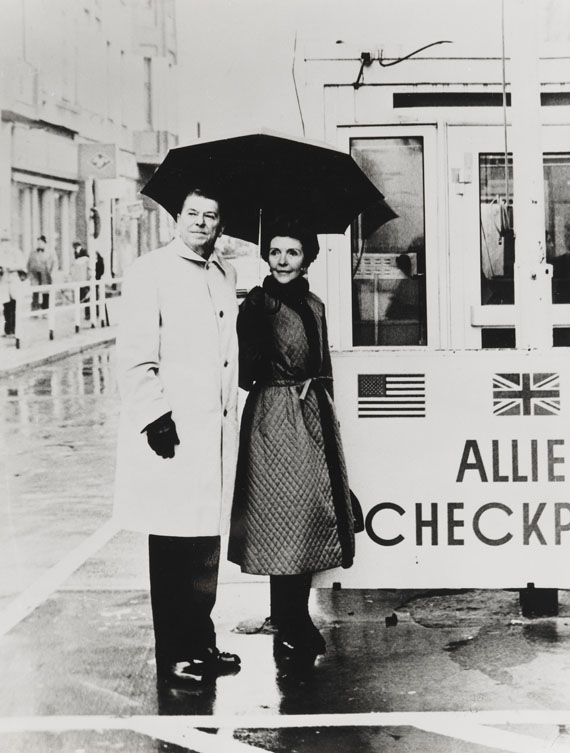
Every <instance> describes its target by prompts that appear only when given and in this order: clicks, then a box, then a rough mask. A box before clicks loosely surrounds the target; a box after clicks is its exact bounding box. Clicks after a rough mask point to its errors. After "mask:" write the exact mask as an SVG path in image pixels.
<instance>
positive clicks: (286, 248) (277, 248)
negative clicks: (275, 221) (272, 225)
mask: <svg viewBox="0 0 570 753" xmlns="http://www.w3.org/2000/svg"><path fill="white" fill-rule="evenodd" d="M304 260H305V255H304V254H303V246H302V244H301V241H299V240H297V238H289V237H288V236H282V235H277V236H275V238H272V240H271V243H270V244H269V254H268V257H267V261H268V262H269V271H270V272H271V274H272V275H273V277H274V278H275V279H276V280H277V282H281V283H287V282H291V280H294V279H295V278H296V277H299V275H300V274H301V269H302V267H303V262H304Z"/></svg>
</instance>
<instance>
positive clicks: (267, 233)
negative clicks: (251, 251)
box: [260, 217, 319, 267]
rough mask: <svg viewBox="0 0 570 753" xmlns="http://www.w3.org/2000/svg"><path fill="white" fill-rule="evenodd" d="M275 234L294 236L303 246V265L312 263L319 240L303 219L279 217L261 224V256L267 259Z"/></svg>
mask: <svg viewBox="0 0 570 753" xmlns="http://www.w3.org/2000/svg"><path fill="white" fill-rule="evenodd" d="M277 236H281V237H287V238H295V239H296V240H298V241H299V242H300V243H301V246H302V247H303V265H304V266H305V267H308V266H309V264H312V263H313V262H314V261H315V259H316V258H317V255H318V253H319V241H318V239H317V235H316V233H315V232H313V230H312V229H311V228H310V227H309V226H308V225H307V224H306V223H304V222H303V221H301V220H298V219H296V218H293V217H281V218H276V219H273V220H271V221H268V222H266V223H265V224H263V221H262V225H261V247H260V253H261V258H262V259H263V260H264V261H268V259H269V248H270V246H271V241H272V240H273V238H276V237H277Z"/></svg>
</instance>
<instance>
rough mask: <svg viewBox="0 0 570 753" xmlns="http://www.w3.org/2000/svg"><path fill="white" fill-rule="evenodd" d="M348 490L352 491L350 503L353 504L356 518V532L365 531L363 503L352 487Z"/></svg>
mask: <svg viewBox="0 0 570 753" xmlns="http://www.w3.org/2000/svg"><path fill="white" fill-rule="evenodd" d="M348 491H349V492H350V504H351V506H352V517H353V518H354V533H361V532H362V531H364V515H363V513H362V505H361V504H360V501H359V499H358V497H357V496H356V494H355V493H354V492H353V491H352V489H349V490H348Z"/></svg>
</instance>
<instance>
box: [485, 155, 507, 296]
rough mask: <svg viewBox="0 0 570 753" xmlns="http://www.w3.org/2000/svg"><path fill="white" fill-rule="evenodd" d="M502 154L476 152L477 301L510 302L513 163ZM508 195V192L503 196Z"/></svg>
mask: <svg viewBox="0 0 570 753" xmlns="http://www.w3.org/2000/svg"><path fill="white" fill-rule="evenodd" d="M507 169H508V174H506V171H505V157H504V155H503V154H501V155H499V154H480V155H479V197H480V208H481V216H480V225H481V304H482V305H483V306H485V305H501V304H509V303H514V300H515V288H514V280H513V270H514V263H515V244H514V235H513V230H512V227H513V206H512V185H513V166H512V160H511V157H510V156H509V158H508V167H507ZM507 194H508V195H507Z"/></svg>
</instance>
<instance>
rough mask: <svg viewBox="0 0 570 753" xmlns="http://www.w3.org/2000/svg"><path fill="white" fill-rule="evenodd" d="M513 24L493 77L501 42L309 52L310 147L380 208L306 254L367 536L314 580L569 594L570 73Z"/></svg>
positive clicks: (544, 42) (530, 27)
mask: <svg viewBox="0 0 570 753" xmlns="http://www.w3.org/2000/svg"><path fill="white" fill-rule="evenodd" d="M499 5H500V4H495V6H499ZM554 5H555V6H556V4H554ZM527 6H528V4H527ZM482 7H483V6H482ZM484 7H486V8H487V9H489V8H491V7H492V6H491V5H485V6H484ZM557 7H558V8H559V9H560V12H561V13H562V14H563V15H564V14H566V15H567V9H565V8H564V7H563V5H562V4H558V6H557ZM527 11H528V12H527V18H526V26H525V19H524V17H522V16H519V18H518V20H517V27H516V33H513V29H512V28H511V30H510V32H511V33H510V36H509V17H508V15H507V22H506V29H507V59H506V66H505V67H506V79H505V80H502V71H501V67H502V66H501V63H502V55H501V45H500V40H501V37H500V34H498V35H497V39H496V42H495V43H494V44H495V47H494V48H493V51H492V53H491V52H489V53H488V54H486V55H481V56H478V55H477V53H476V49H475V48H476V46H477V38H476V37H474V38H473V39H474V40H475V41H474V42H473V45H472V47H471V48H469V47H468V45H465V46H462V45H461V44H455V45H451V44H448V45H445V46H444V45H439V46H437V47H435V46H434V47H432V48H431V49H429V50H425V51H423V52H421V53H419V54H418V55H415V56H412V57H409V58H408V59H406V60H401V61H398V60H397V56H395V57H394V58H393V59H390V60H389V61H388V58H387V57H385V56H386V54H387V51H386V50H385V51H384V52H380V53H379V52H378V51H374V50H373V49H371V50H370V51H369V52H364V51H363V50H362V49H358V48H354V50H352V51H350V50H347V49H346V47H345V46H343V47H342V49H341V48H340V46H339V45H336V46H335V45H332V46H331V47H330V48H327V49H321V48H319V49H315V50H311V48H310V47H309V48H307V49H306V50H305V54H304V56H303V58H304V60H303V69H302V73H303V76H304V84H303V87H302V89H301V94H302V97H301V103H302V108H303V115H304V122H305V125H306V135H307V137H310V138H317V139H321V140H324V141H327V142H328V143H331V144H334V145H336V146H338V147H340V148H342V149H343V150H346V151H348V152H350V154H352V155H353V157H354V159H355V160H356V161H357V162H358V164H359V165H360V166H361V167H362V169H363V170H364V171H365V172H366V173H367V175H368V176H369V177H370V178H371V180H372V181H373V182H375V183H376V184H377V185H378V187H379V188H380V189H381V191H382V192H383V193H384V195H385V196H386V199H387V201H388V203H389V204H390V206H391V207H392V208H393V209H394V210H395V211H396V212H397V214H398V217H397V218H396V219H394V220H391V221H389V222H387V223H386V224H384V225H382V226H381V227H380V228H377V229H376V230H374V231H373V232H372V233H368V232H367V229H366V222H367V218H366V214H364V215H362V216H361V217H360V219H359V221H358V223H355V225H354V226H353V227H352V229H351V230H350V231H347V233H346V234H345V235H344V236H327V237H326V238H323V239H322V243H321V254H320V256H319V258H318V259H317V262H316V263H315V264H314V265H313V267H312V268H311V273H310V279H311V285H312V287H313V289H314V290H315V291H316V292H317V294H319V295H320V296H321V297H322V298H323V299H324V301H325V303H326V306H327V319H328V326H329V336H330V340H331V347H332V351H333V354H332V355H333V368H334V376H335V402H336V406H337V411H338V416H339V420H340V423H341V431H342V437H343V443H344V449H345V453H346V456H347V463H348V470H349V478H350V483H351V487H352V489H353V491H354V492H355V494H356V495H357V497H358V499H359V500H360V503H361V506H362V508H363V514H364V520H365V531H363V532H361V533H359V534H357V537H356V538H357V553H356V560H355V563H354V565H353V567H352V568H350V569H348V570H340V569H339V570H334V571H329V572H327V573H322V574H320V575H318V576H316V577H315V579H314V585H321V586H326V585H330V584H331V583H333V582H340V583H341V584H342V586H343V587H358V588H362V587H376V588H524V587H525V586H526V585H527V583H534V584H535V585H536V587H538V588H568V587H570V568H569V567H568V556H569V553H570V486H569V482H570V354H569V351H568V348H569V347H570V77H568V75H565V74H564V72H563V70H562V69H563V67H564V66H567V64H568V61H567V58H565V59H564V60H563V59H562V58H559V57H557V56H556V54H555V51H553V44H554V43H559V42H560V39H559V38H558V39H554V41H553V40H552V38H550V39H549V38H548V35H546V39H545V38H544V37H545V35H544V34H542V36H541V33H540V32H539V33H538V34H536V36H537V37H538V39H537V41H536V45H537V47H536V56H535V57H534V58H533V59H532V65H533V66H534V67H533V68H532V69H527V68H525V66H527V65H529V62H528V59H529V58H530V57H532V55H531V54H530V53H529V50H530V51H531V52H532V47H529V44H531V42H532V41H533V34H535V33H536V29H537V28H538V27H540V23H539V24H538V27H537V26H536V24H535V21H536V17H532V14H534V13H535V11H536V9H535V8H534V9H533V8H528V7H527ZM552 12H554V11H552ZM533 18H534V21H533ZM499 20H500V19H499ZM495 21H497V19H495ZM538 21H539V22H540V19H538ZM549 23H550V24H551V27H552V26H553V25H555V24H556V20H555V19H552V18H550V19H549ZM559 23H560V24H562V25H563V26H564V18H560V19H559ZM541 28H543V27H541ZM565 28H566V29H568V28H570V25H569V24H568V23H566V24H565ZM516 37H518V39H516ZM551 37H552V35H551ZM399 41H400V42H401V44H400V48H401V49H404V50H405V49H406V40H399ZM509 43H510V45H511V46H510V48H509V47H508V44H509ZM554 46H556V45H555V44H554ZM386 47H388V45H386ZM517 54H520V57H519V58H517V57H516V56H517ZM388 62H390V63H392V65H391V66H390V67H388ZM382 63H384V64H382ZM398 63H399V64H398ZM517 76H518V77H519V79H520V78H522V79H523V81H524V84H523V90H522V91H524V90H525V89H526V91H527V92H530V93H531V94H532V86H533V76H534V84H535V93H536V100H535V101H534V103H533V102H530V104H529V103H528V102H526V103H525V101H524V96H523V95H522V94H520V91H521V89H519V90H517V91H518V92H519V95H517V94H515V89H516V83H517V82H516V78H517ZM561 82H562V83H561ZM511 94H512V97H513V102H512V103H511V101H510V98H511ZM517 96H518V99H517ZM515 105H518V106H519V108H520V109H519V111H517V110H516V107H515ZM525 107H526V108H527V109H526V111H525V110H524V108H525ZM532 108H534V109H532ZM528 113H530V114H531V115H532V117H528ZM517 129H518V132H517ZM533 139H534V141H533ZM534 147H536V149H535V152H536V154H535V157H536V155H538V157H537V159H538V160H539V163H538V165H539V167H538V169H539V177H538V183H537V180H536V170H535V174H534V178H535V180H534V183H533V180H532V175H531V176H530V178H529V177H528V175H529V171H528V170H527V167H528V165H527V162H526V161H527V159H531V157H532V154H530V153H531V152H532V150H533V148H534ZM535 161H536V160H535ZM530 168H532V164H531V165H530ZM525 171H526V172H525ZM531 172H532V170H531ZM517 181H518V182H517ZM537 185H538V188H537ZM537 190H538V194H539V196H538V199H537V198H536V195H535V194H536V191H537ZM533 191H534V192H535V194H533ZM527 199H528V205H527V204H525V203H524V202H525V200H527ZM517 201H518V214H517ZM528 207H530V209H529V208H528Z"/></svg>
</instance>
